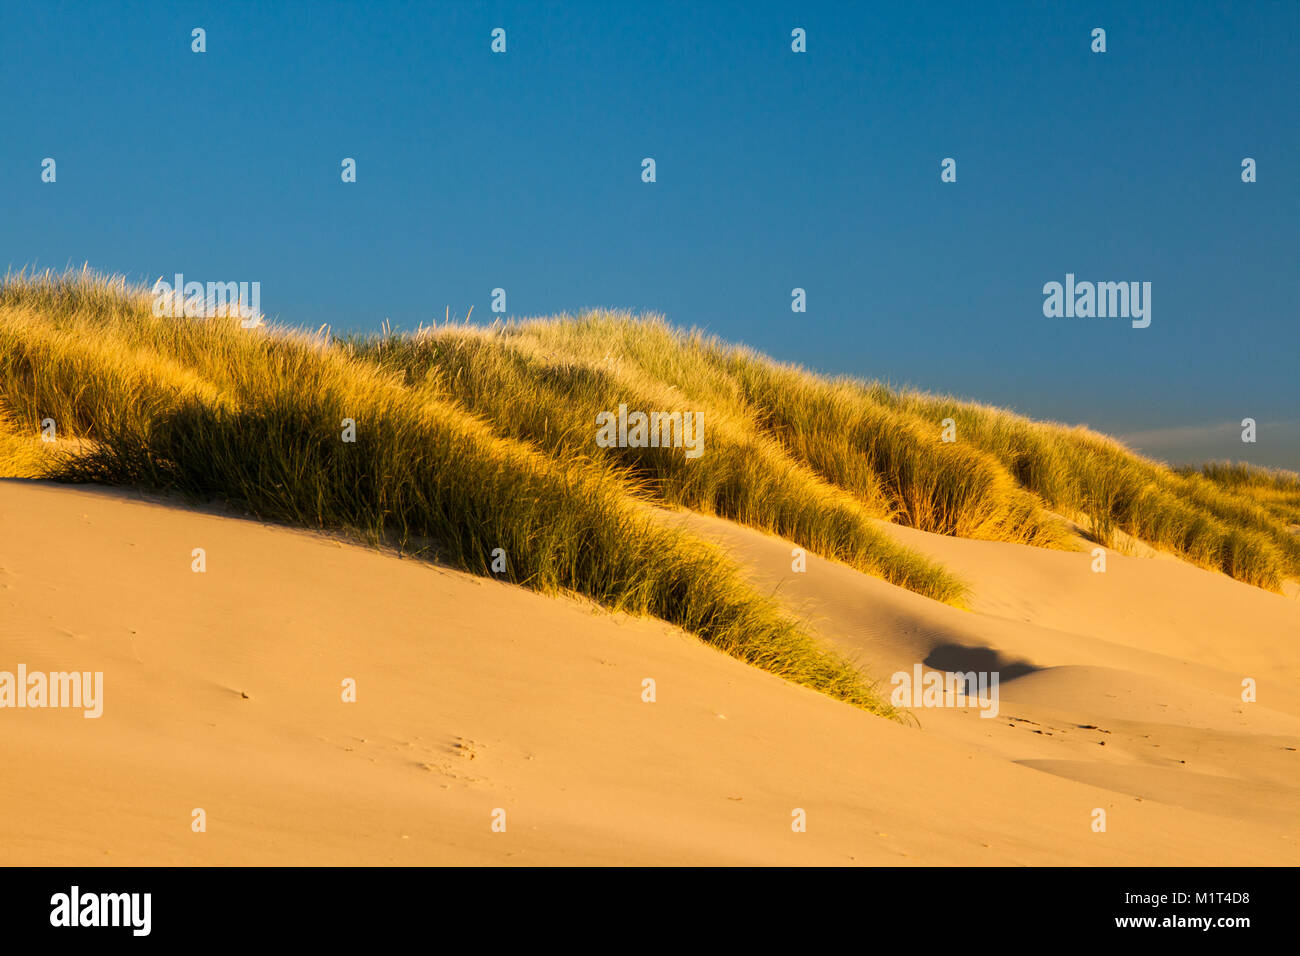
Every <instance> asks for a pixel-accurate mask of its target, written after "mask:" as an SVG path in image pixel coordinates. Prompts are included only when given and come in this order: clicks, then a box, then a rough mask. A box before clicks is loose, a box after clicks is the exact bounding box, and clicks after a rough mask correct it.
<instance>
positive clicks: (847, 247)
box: [0, 2, 1300, 468]
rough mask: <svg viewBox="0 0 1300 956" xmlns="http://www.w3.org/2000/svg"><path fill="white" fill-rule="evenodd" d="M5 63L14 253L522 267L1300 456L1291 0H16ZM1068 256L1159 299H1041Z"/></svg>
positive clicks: (335, 319) (1296, 101)
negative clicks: (936, 0)
mask: <svg viewBox="0 0 1300 956" xmlns="http://www.w3.org/2000/svg"><path fill="white" fill-rule="evenodd" d="M269 6H270V5H268V7H269ZM498 26H499V27H503V28H505V30H506V31H507V52H506V53H505V54H503V55H498V54H493V53H492V52H491V51H490V49H489V45H490V42H491V36H490V34H491V31H492V29H493V28H494V27H498ZM195 27H203V28H204V29H205V30H206V31H207V52H206V53H203V54H196V53H193V52H191V49H190V44H191V30H192V29H193V28H195ZM795 27H802V28H804V29H805V30H806V31H807V46H808V52H807V53H805V54H796V53H793V52H792V51H791V48H790V43H791V40H790V31H791V30H792V29H794V28H795ZM1094 27H1103V28H1105V30H1106V31H1107V52H1105V53H1104V54H1095V53H1093V52H1092V51H1091V49H1090V46H1091V36H1090V34H1091V31H1092V29H1093V28H1094ZM0 82H3V85H4V90H5V95H4V96H0V130H2V132H0V266H7V267H10V268H13V269H18V268H21V267H23V266H31V265H36V266H38V267H52V268H56V269H57V268H62V267H64V266H67V265H69V264H72V265H80V264H82V263H89V264H90V265H91V266H92V267H93V268H95V269H99V270H101V271H107V272H115V273H125V274H127V275H128V276H130V277H132V278H133V279H138V280H140V281H152V280H153V279H155V278H157V277H159V276H166V277H171V276H172V275H173V274H174V273H177V272H181V273H184V274H185V276H186V278H187V279H197V280H201V281H207V280H213V281H258V282H260V283H261V304H262V308H263V311H265V312H266V313H267V314H268V315H269V316H271V317H273V318H276V319H278V320H280V321H282V322H286V323H292V324H296V325H303V326H309V327H312V328H315V327H318V326H319V325H321V324H324V323H328V324H329V325H331V326H332V327H333V328H334V329H335V330H336V331H345V330H347V331H351V330H356V331H371V330H377V329H378V327H379V324H380V322H381V321H382V320H384V319H385V318H389V319H391V320H392V322H393V324H394V325H395V326H396V327H398V328H405V329H410V328H414V327H416V326H417V325H418V324H420V323H421V322H430V321H433V320H435V319H441V318H442V316H443V315H444V311H445V310H446V309H448V308H450V310H451V312H452V313H453V314H456V315H461V316H463V315H464V314H465V313H466V312H467V311H468V310H469V308H470V307H471V306H473V308H474V318H475V320H478V319H480V318H481V319H484V320H488V319H490V318H491V317H492V314H491V311H490V308H491V297H492V290H493V289H494V288H497V287H502V288H504V289H505V290H506V294H507V305H508V311H507V313H506V315H507V316H533V315H545V314H552V313H557V312H565V311H568V312H575V311H578V310H581V309H584V308H587V307H614V308H624V309H630V310H634V311H652V312H658V313H661V314H663V315H665V316H666V317H667V318H668V319H669V320H670V321H672V322H674V323H676V324H678V325H684V326H699V327H702V328H706V329H708V330H710V331H712V332H714V333H716V334H718V335H719V336H721V337H723V338H725V339H728V340H732V341H738V342H744V343H746V344H749V345H752V346H754V347H755V348H758V349H760V350H762V351H764V352H766V353H768V354H770V355H772V356H774V357H776V358H779V359H781V360H785V361H793V362H799V363H801V364H805V365H808V366H810V367H812V368H815V369H818V370H821V371H825V372H832V373H846V374H852V375H856V376H861V377H866V378H879V379H885V380H888V381H890V382H893V383H895V384H905V385H913V386H917V387H920V388H925V389H928V390H934V391H941V392H948V393H952V394H957V395H961V396H963V397H968V398H973V399H977V400H979V401H984V402H988V403H991V404H997V405H1002V406H1008V407H1012V408H1014V409H1016V410H1018V411H1021V412H1023V413H1025V414H1029V415H1032V416H1034V417H1039V418H1048V419H1053V420H1060V421H1067V422H1072V423H1076V422H1077V423H1087V424H1090V425H1092V426H1093V427H1096V428H1100V429H1102V430H1105V431H1108V432H1111V433H1114V434H1119V435H1122V436H1126V437H1128V438H1129V439H1130V440H1132V441H1134V442H1135V443H1136V444H1137V445H1138V447H1140V448H1142V449H1143V450H1144V451H1147V452H1149V453H1151V454H1154V455H1157V456H1160V457H1164V458H1166V459H1169V460H1175V461H1179V460H1187V459H1205V458H1233V459H1243V458H1244V459H1248V460H1252V461H1256V462H1258V463H1261V464H1268V465H1281V466H1285V467H1290V468H1300V374H1298V372H1297V362H1298V359H1300V324H1298V323H1297V316H1296V303H1297V302H1300V269H1298V268H1297V253H1298V252H1300V239H1298V238H1297V223H1300V96H1298V95H1297V94H1298V93H1300V4H1297V3H1290V2H1289V3H1257V4H1232V5H1229V4H1218V3H1181V2H1180V3H1176V4H1175V3H1138V4H1134V3H1092V4H1087V3H1084V4H1064V3H1043V2H1034V3H1025V4H999V5H997V6H996V7H995V8H992V9H986V8H985V5H978V7H977V6H976V5H971V4H957V3H953V4H926V5H920V6H914V5H910V4H854V3H834V4H832V3H750V4H739V3H734V4H732V3H727V4H724V3H683V4H673V3H669V4H662V3H654V4H644V5H638V4H633V3H609V4H594V3H591V4H586V3H563V4H540V3H532V4H517V3H447V4H439V3H427V2H426V3H410V4H399V3H371V4H367V5H365V6H361V5H352V4H330V3H311V4H275V5H274V6H273V7H270V8H269V9H263V8H262V7H261V6H260V5H258V6H255V5H253V4H216V3H211V4H202V3H176V4H163V3H121V4H108V3H84V4H65V3H41V4H39V5H38V4H26V3H5V4H3V5H0ZM647 156H649V157H653V158H654V159H655V161H656V164H657V182H655V183H643V182H642V181H641V161H642V158H643V157H647ZM45 157H53V158H54V159H55V160H56V162H57V175H58V179H57V182H55V183H43V182H42V181H41V162H42V160H43V159H44V158H45ZM344 157H354V158H355V159H356V161H357V182H356V183H349V184H345V183H343V182H341V180H340V163H341V161H342V159H343V158H344ZM945 157H953V158H955V159H956V161H957V182H956V183H942V182H940V161H941V160H942V159H943V158H945ZM1244 157H1252V158H1254V159H1255V160H1256V162H1257V164H1258V181H1257V182H1255V183H1251V184H1246V183H1243V182H1242V181H1241V161H1242V159H1243V158H1244ZM1067 272H1068V273H1074V274H1075V275H1076V276H1077V277H1078V278H1079V279H1080V280H1085V279H1086V280H1093V281H1148V282H1150V283H1151V284H1152V322H1151V326H1150V327H1149V328H1146V329H1133V328H1131V327H1130V326H1129V323H1128V322H1127V321H1124V320H1117V319H1096V318H1092V319H1081V318H1068V319H1067V318H1046V317H1044V315H1043V308H1042V305H1043V293H1042V288H1043V285H1044V283H1046V282H1050V281H1058V282H1060V281H1063V280H1064V277H1065V275H1066V273H1067ZM795 287H801V288H804V289H806V290H807V312H806V313H803V314H796V313H793V312H791V309H790V301H791V289H793V288H795ZM1244 417H1252V418H1254V419H1256V420H1257V422H1258V423H1259V426H1258V427H1259V439H1258V443H1257V444H1254V445H1245V444H1243V443H1242V442H1241V440H1240V432H1241V427H1240V424H1239V423H1240V421H1241V419H1242V418H1244Z"/></svg>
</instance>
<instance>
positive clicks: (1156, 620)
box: [0, 481, 1300, 865]
mask: <svg viewBox="0 0 1300 956" xmlns="http://www.w3.org/2000/svg"><path fill="white" fill-rule="evenodd" d="M674 520H685V521H689V522H690V523H691V524H692V525H693V526H695V527H698V528H701V529H704V530H705V531H706V532H708V533H709V534H711V535H713V536H714V537H716V538H717V539H719V540H721V541H723V542H725V544H726V546H727V547H728V548H729V550H731V551H732V552H733V553H734V554H736V555H737V556H739V557H741V558H742V559H743V560H745V561H746V562H747V564H748V565H749V567H750V568H751V569H752V573H753V574H754V575H755V576H756V578H757V579H758V580H762V581H766V582H767V583H768V584H769V585H770V586H772V587H775V588H778V589H779V590H778V593H779V594H781V595H782V596H783V597H785V598H786V599H787V600H789V601H790V603H791V606H793V607H796V608H798V609H799V610H800V611H801V612H802V613H804V614H806V615H808V616H810V617H811V618H812V619H813V620H814V621H815V622H816V624H817V627H818V628H819V630H820V631H821V633H822V634H823V635H824V636H825V637H826V639H828V640H830V641H834V642H836V643H838V644H840V645H841V646H842V647H844V648H846V649H848V650H849V651H850V652H852V653H854V654H855V655H857V656H858V657H859V658H860V659H861V660H862V663H863V664H864V666H866V667H867V668H869V669H870V671H871V672H872V673H874V674H878V675H882V676H883V675H887V674H889V673H891V672H892V671H894V670H897V669H906V668H911V667H912V665H913V664H914V663H915V662H917V661H927V660H928V661H930V662H931V664H932V665H933V666H936V667H939V668H947V667H957V666H962V667H964V666H967V665H970V666H973V665H974V664H975V663H980V662H993V663H994V664H995V665H996V666H999V667H1005V668H1006V670H1007V673H1008V674H1011V673H1016V674H1019V675H1021V676H1017V677H1016V678H1015V679H1013V680H1008V681H1006V682H1005V683H1004V684H1003V685H1002V702H1001V713H1000V715H999V717H998V718H996V719H985V718H980V717H979V716H978V715H977V714H976V713H974V712H973V711H965V712H962V711H956V710H926V711H924V712H921V713H919V714H918V716H919V718H920V727H914V726H903V725H900V724H897V723H894V722H891V721H888V720H885V719H882V718H878V717H874V716H871V715H869V714H867V713H865V712H862V711H859V710H855V709H854V708H852V707H850V706H848V705H846V704H842V703H839V702H836V701H833V700H831V699H829V698H827V697H825V696H822V695H820V694H817V693H815V692H813V691H811V690H807V689H805V688H801V687H797V686H794V685H791V684H788V683H786V682H784V681H782V680H780V679H778V678H776V677H773V676H772V675H770V674H767V673H765V672H762V671H759V670H756V669H754V668H751V667H747V666H746V665H744V664H741V663H739V662H738V661H736V660H734V659H732V658H729V657H726V656H724V655H722V654H720V653H718V652H716V651H714V650H712V649H710V648H708V647H706V646H705V645H703V644H701V643H700V642H699V641H697V640H695V639H693V638H690V637H688V636H686V635H684V634H682V633H681V632H679V631H676V630H675V629H673V628H671V627H668V626H666V625H663V624H661V623H658V622H654V621H648V620H633V619H630V618H627V617H623V616H619V615H612V614H609V613H607V612H605V611H603V610H600V609H598V608H594V607H592V606H590V605H588V604H584V603H582V602H580V601H577V600H572V599H567V598H549V597H544V596H540V595H537V594H534V593H531V592H528V591H525V590H522V589H519V588H516V587H512V586H508V585H505V584H501V583H498V582H494V581H489V580H483V579H479V578H474V577H470V576H468V575H464V574H460V573H456V572H451V571H447V570H444V569H439V568H435V567H432V566H430V565H427V564H423V563H420V562H415V561H410V560H403V559H401V558H399V557H397V556H395V555H392V554H388V553H383V552H379V551H375V550H371V549H367V548H363V547H360V546H356V545H352V544H348V543H343V542H340V541H337V540H334V539H331V538H328V537H324V536H318V535H312V534H308V533H304V532H299V531H294V530H289V529H284V528H277V527H270V526H266V525H262V524H260V523H257V522H252V521H246V520H240V519H237V518H232V517H227V516H221V515H217V514H210V513H202V512H196V511H192V510H187V509H185V508H182V507H179V506H176V505H174V504H169V503H156V502H149V501H145V500H142V499H140V498H138V497H136V496H133V495H131V494H127V493H120V492H115V491H106V490H100V489H86V488H77V487H66V486H65V487H59V486H53V485H45V484H38V483H31V482H22V481H5V482H0V670H13V669H14V668H15V667H16V666H17V665H18V664H19V663H25V664H26V665H27V667H28V668H29V669H30V670H36V669H46V670H64V669H74V668H75V669H77V670H92V671H93V670H101V671H103V672H104V681H105V691H104V713H103V716H102V717H100V718H99V719H96V720H86V719H83V717H82V715H81V713H80V712H78V711H67V710H54V709H45V710H40V709H24V710H8V709H6V710H4V711H0V721H3V722H4V724H5V725H6V726H5V728H4V732H3V734H0V759H2V760H3V765H4V767H5V772H4V773H3V774H0V863H4V864H25V863H35V864H46V863H48V864H101V863H102V864H145V863H159V864H190V863H193V864H238V863H252V864H259V863H267V864H270V863H280V864H294V863H304V864H325V863H344V864H347V863H357V864H440V863H450V864H462V863H473V864H486V863H505V864H538V863H560V864H588V863H595V864H615V863H645V864H670V863H718V864H726V863H752V864H800V863H821V864H849V865H853V864H941V865H967V864H989V863H995V864H1036V865H1042V864H1054V863H1064V864H1073V863H1082V864H1119V865H1127V864H1152V863H1170V864H1258V863H1263V864H1284V863H1286V864H1294V863H1296V862H1297V861H1300V849H1298V845H1297V834H1296V833H1295V828H1294V821H1295V819H1296V818H1297V817H1296V810H1297V809H1300V789H1298V788H1297V779H1298V778H1300V774H1297V772H1296V771H1297V767H1300V753H1298V752H1297V750H1296V749H1294V748H1296V747H1300V704H1298V703H1297V698H1296V695H1295V694H1294V692H1292V691H1291V690H1290V688H1291V687H1292V686H1294V683H1295V677H1296V676H1297V675H1298V674H1300V653H1298V652H1297V650H1296V647H1295V641H1296V638H1297V636H1300V603H1297V602H1296V601H1293V600H1288V599H1286V598H1283V597H1280V596H1277V595H1272V594H1268V593H1265V592H1263V591H1259V590H1258V589H1254V588H1250V587H1248V586H1246V585H1243V584H1239V583H1237V582H1234V581H1231V580H1229V579H1227V578H1223V577H1222V576H1219V575H1212V574H1210V573H1209V572H1203V571H1199V570H1196V569H1194V568H1190V567H1187V566H1185V565H1183V564H1181V563H1179V562H1176V561H1171V560H1163V559H1143V558H1124V557H1122V556H1111V558H1110V562H1111V563H1110V565H1109V569H1108V572H1107V574H1105V575H1092V574H1091V572H1090V571H1089V570H1088V564H1087V560H1088V559H1087V556H1086V555H1084V554H1069V553H1061V552H1050V551H1042V550H1037V549H1030V548H1025V547H1021V546H1017V545H1008V544H996V543H988V542H971V541H962V540H956V539H948V538H937V537H934V536H931V535H923V534H921V533H919V532H911V531H907V530H906V529H896V528H895V529H892V530H893V532H894V533H896V534H899V535H900V536H905V537H907V538H908V539H909V540H911V541H913V542H914V543H916V544H917V545H918V546H920V547H924V548H926V549H930V550H931V552H932V553H934V554H935V555H937V556H939V557H940V558H941V559H942V560H943V561H944V562H945V563H947V564H949V566H950V567H952V568H953V569H954V570H957V571H958V572H960V573H961V574H962V575H964V576H965V577H966V578H967V580H969V581H970V582H971V583H972V584H973V586H974V598H973V607H974V610H972V611H960V610H956V609H953V608H951V607H948V606H945V605H941V604H938V603H936V602H933V601H930V600H927V599H925V598H922V597H919V596H917V595H915V594H912V593H910V592H907V591H903V590H900V589H898V588H895V587H893V586H891V585H888V584H885V583H883V582H881V581H879V580H877V579H874V578H870V577H867V576H865V575H862V574H861V573H859V572H856V571H853V570H851V569H849V568H846V567H843V566H841V565H836V564H832V563H829V562H825V561H821V560H819V559H817V558H815V557H811V556H810V557H809V559H808V570H807V572H806V573H804V574H792V573H790V548H791V546H790V545H789V544H788V543H787V542H783V541H780V540H777V539H774V538H770V537H766V536H763V535H760V534H757V533H755V532H752V531H749V530H747V529H743V528H739V527H737V526H734V525H729V524H726V523H724V522H721V521H717V520H714V519H707V518H700V517H698V516H674ZM200 547H201V548H204V549H205V550H206V555H207V571H206V573H203V574H196V573H193V572H192V570H191V560H192V558H191V552H192V549H194V548H200ZM1016 665H1018V666H1016ZM1243 677H1253V678H1255V679H1256V680H1257V681H1258V684H1259V697H1260V702H1259V703H1254V704H1244V703H1242V702H1241V701H1240V697H1239V693H1240V686H1241V679H1242V678H1243ZM348 678H351V679H354V680H355V681H356V685H357V701H356V702H355V703H344V702H343V701H342V700H341V697H340V687H341V682H342V681H344V680H345V679H348ZM645 678H652V679H653V680H654V681H655V682H656V692H657V700H656V702H655V703H645V702H643V701H642V681H643V680H644V679H645ZM194 808H203V810H204V811H205V812H206V819H207V829H206V832H203V833H196V832H193V831H192V829H191V818H192V817H191V814H192V811H193V810H194ZM498 808H500V809H503V810H504V811H505V813H506V830H505V832H503V833H502V832H493V830H492V827H491V825H492V819H493V816H492V815H493V812H494V810H496V809H498ZM1094 808H1103V809H1105V810H1106V811H1107V814H1108V818H1107V822H1108V827H1107V831H1106V832H1104V833H1096V832H1093V830H1092V828H1091V823H1092V812H1093V810H1094ZM796 809H802V810H804V811H806V814H807V832H802V833H797V832H792V829H791V820H792V812H793V811H795V810H796Z"/></svg>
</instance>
